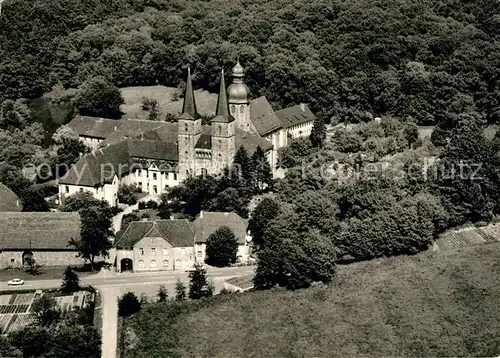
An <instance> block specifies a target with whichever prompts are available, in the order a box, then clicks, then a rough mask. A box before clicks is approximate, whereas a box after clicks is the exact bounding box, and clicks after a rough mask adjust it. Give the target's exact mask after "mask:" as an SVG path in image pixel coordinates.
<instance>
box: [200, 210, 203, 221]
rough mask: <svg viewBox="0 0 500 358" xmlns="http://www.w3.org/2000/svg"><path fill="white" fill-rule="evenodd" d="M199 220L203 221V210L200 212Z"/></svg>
mask: <svg viewBox="0 0 500 358" xmlns="http://www.w3.org/2000/svg"><path fill="white" fill-rule="evenodd" d="M200 219H203V210H202V211H200Z"/></svg>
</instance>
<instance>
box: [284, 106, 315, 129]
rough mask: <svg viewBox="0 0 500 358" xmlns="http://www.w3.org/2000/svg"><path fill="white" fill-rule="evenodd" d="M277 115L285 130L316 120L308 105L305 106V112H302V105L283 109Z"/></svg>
mask: <svg viewBox="0 0 500 358" xmlns="http://www.w3.org/2000/svg"><path fill="white" fill-rule="evenodd" d="M275 113H276V116H277V117H278V118H279V120H280V121H281V124H282V126H283V128H288V127H292V126H295V125H297V124H302V123H306V122H310V121H314V120H315V119H316V116H314V114H313V113H312V112H311V110H310V109H309V106H307V105H304V110H302V108H301V107H300V105H298V106H293V107H289V108H285V109H282V110H280V111H277V112H275Z"/></svg>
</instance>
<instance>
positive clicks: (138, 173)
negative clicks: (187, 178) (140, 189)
mask: <svg viewBox="0 0 500 358" xmlns="http://www.w3.org/2000/svg"><path fill="white" fill-rule="evenodd" d="M152 174H153V180H157V179H158V175H157V174H158V173H152ZM173 174H174V180H177V173H173ZM136 175H137V176H138V177H140V176H142V170H141V169H138V170H137V172H136ZM147 176H148V171H147V170H146V177H147ZM165 178H166V179H168V173H165Z"/></svg>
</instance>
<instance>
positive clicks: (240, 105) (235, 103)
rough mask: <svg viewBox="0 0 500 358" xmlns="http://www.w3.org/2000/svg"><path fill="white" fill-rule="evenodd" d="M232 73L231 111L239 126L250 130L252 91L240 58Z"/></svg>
mask: <svg viewBox="0 0 500 358" xmlns="http://www.w3.org/2000/svg"><path fill="white" fill-rule="evenodd" d="M232 75H233V83H231V85H230V86H229V87H228V89H227V96H228V104H229V113H230V114H231V115H232V116H233V117H234V119H235V120H236V126H237V127H239V128H241V129H243V130H244V131H247V132H250V131H251V130H252V127H253V125H251V123H250V99H249V94H250V91H249V89H248V87H247V85H246V84H245V83H244V80H243V79H244V77H245V70H244V69H243V66H241V64H240V61H239V60H238V62H237V63H236V65H235V66H234V67H233V71H232Z"/></svg>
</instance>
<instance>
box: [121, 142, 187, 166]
mask: <svg viewBox="0 0 500 358" xmlns="http://www.w3.org/2000/svg"><path fill="white" fill-rule="evenodd" d="M127 144H128V151H129V155H130V156H131V157H135V158H147V159H158V160H171V161H178V160H179V153H178V149H177V144H176V143H171V142H170V143H169V142H163V141H159V140H139V139H129V140H127Z"/></svg>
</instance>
